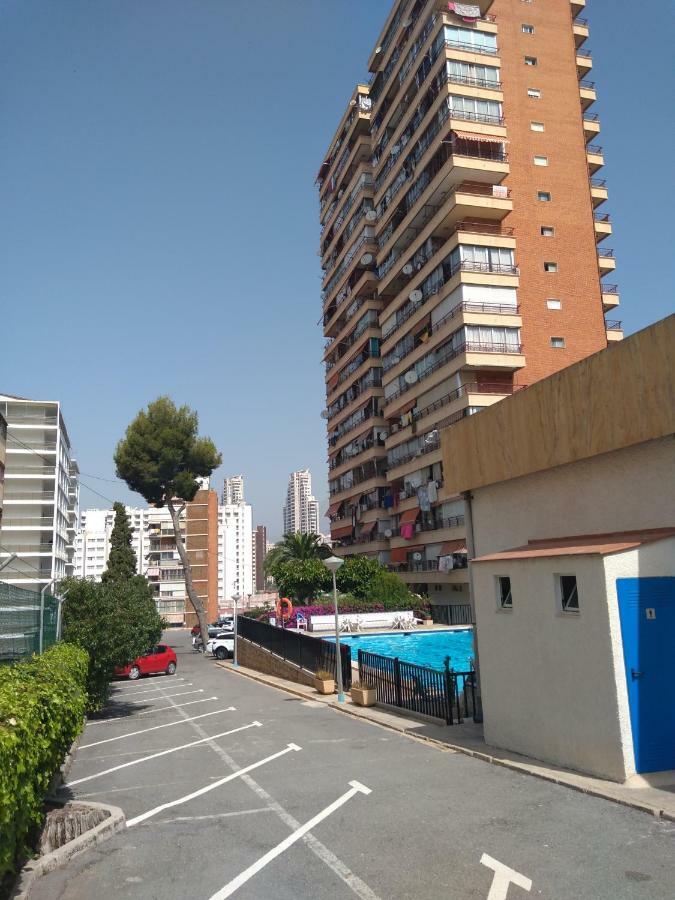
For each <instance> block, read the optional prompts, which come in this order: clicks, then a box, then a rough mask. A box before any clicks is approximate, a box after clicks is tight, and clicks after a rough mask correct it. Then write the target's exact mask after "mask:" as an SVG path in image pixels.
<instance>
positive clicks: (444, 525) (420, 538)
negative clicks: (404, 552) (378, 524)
mask: <svg viewBox="0 0 675 900" xmlns="http://www.w3.org/2000/svg"><path fill="white" fill-rule="evenodd" d="M413 509H414V507H413ZM398 531H399V529H398V528H396V529H394V535H393V536H392V538H391V549H392V550H394V549H396V548H399V547H408V546H409V545H410V544H411V543H413V544H422V545H423V546H426V545H428V544H439V543H444V542H445V541H456V540H461V539H462V538H464V536H465V535H466V526H465V524H464V516H450V517H448V518H438V519H436V518H430V519H429V520H428V521H423V522H420V521H418V522H417V523H416V524H415V531H414V535H413V537H412V538H411V539H408V538H403V537H401V536H400V534H398Z"/></svg>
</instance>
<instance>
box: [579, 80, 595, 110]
mask: <svg viewBox="0 0 675 900" xmlns="http://www.w3.org/2000/svg"><path fill="white" fill-rule="evenodd" d="M579 97H580V99H581V107H582V109H583V110H587V109H588V107H589V106H590V105H591V104H592V103H595V101H596V100H597V99H598V95H597V92H596V90H595V83H594V82H593V81H580V82H579Z"/></svg>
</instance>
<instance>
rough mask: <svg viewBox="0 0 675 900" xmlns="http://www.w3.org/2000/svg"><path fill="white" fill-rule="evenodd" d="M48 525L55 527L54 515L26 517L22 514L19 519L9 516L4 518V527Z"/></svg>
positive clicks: (38, 526) (40, 526)
mask: <svg viewBox="0 0 675 900" xmlns="http://www.w3.org/2000/svg"><path fill="white" fill-rule="evenodd" d="M44 526H47V527H48V528H53V526H54V517H53V516H30V517H24V516H22V517H21V518H19V519H13V518H7V519H3V520H2V527H3V528H32V527H36V528H42V527H44Z"/></svg>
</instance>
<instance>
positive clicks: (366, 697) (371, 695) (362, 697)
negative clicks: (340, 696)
mask: <svg viewBox="0 0 675 900" xmlns="http://www.w3.org/2000/svg"><path fill="white" fill-rule="evenodd" d="M351 695H352V700H353V701H354V703H356V705H357V706H375V700H376V699H377V692H376V690H375V688H366V687H353V688H352V689H351Z"/></svg>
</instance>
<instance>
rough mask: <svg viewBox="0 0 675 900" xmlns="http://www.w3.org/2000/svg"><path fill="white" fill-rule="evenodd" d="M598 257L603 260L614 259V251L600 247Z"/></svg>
mask: <svg viewBox="0 0 675 900" xmlns="http://www.w3.org/2000/svg"><path fill="white" fill-rule="evenodd" d="M598 256H600V257H602V258H603V259H614V251H613V250H607V249H604V248H602V247H598Z"/></svg>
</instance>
